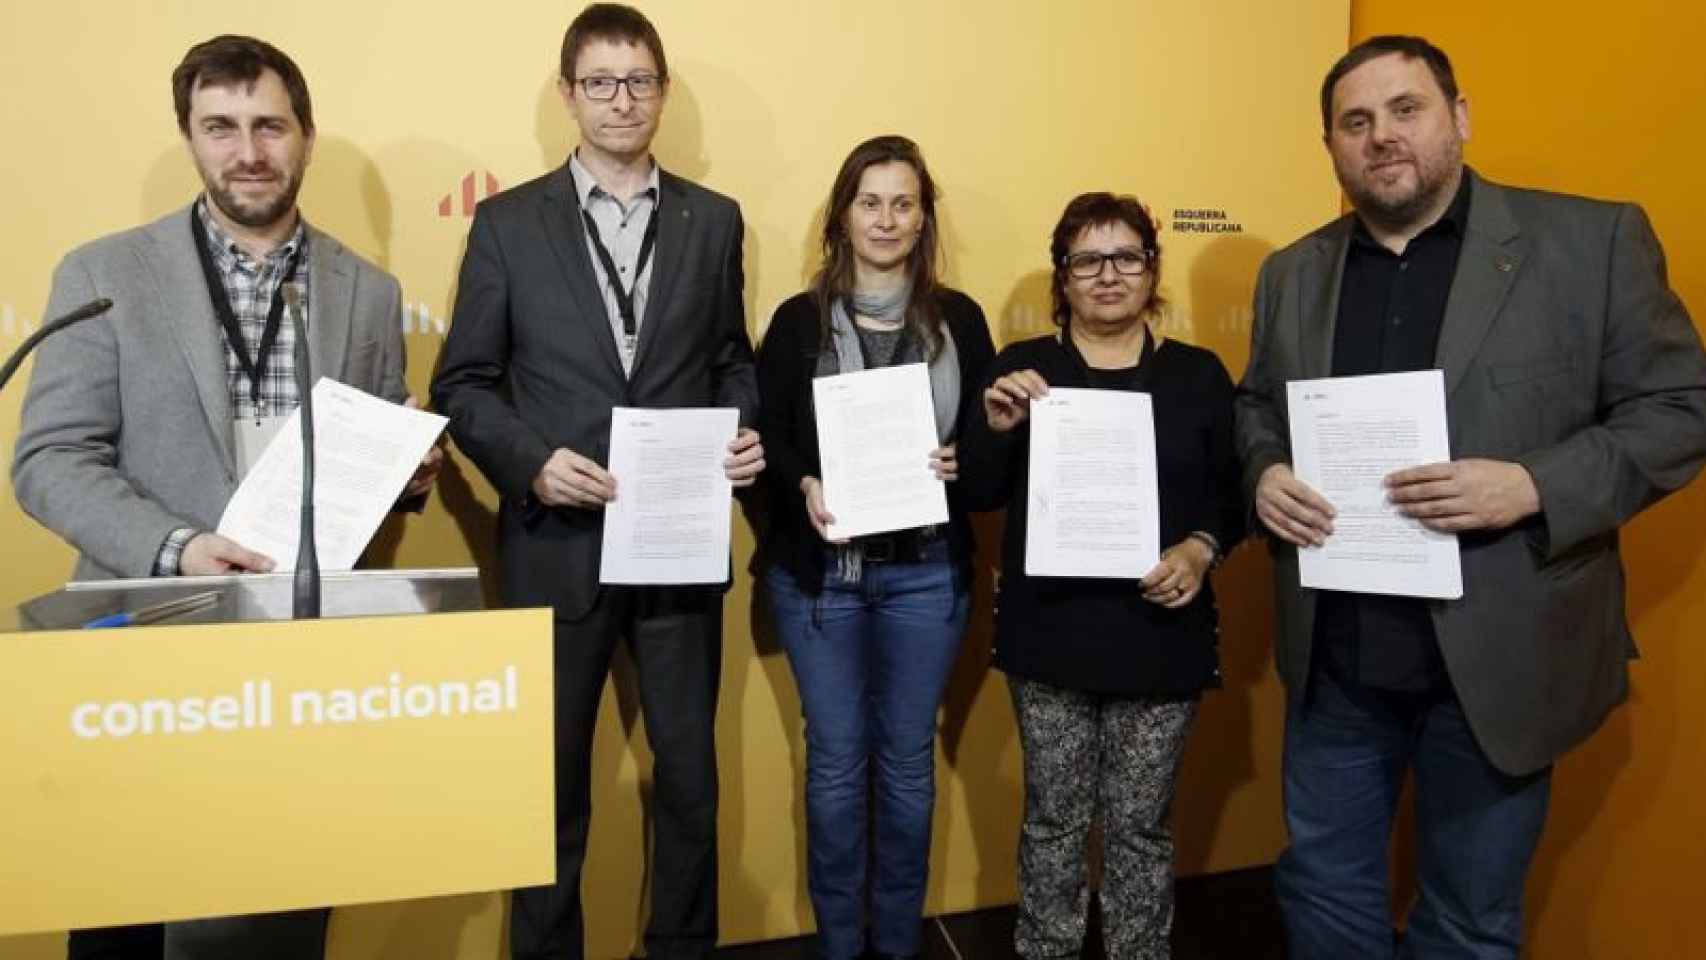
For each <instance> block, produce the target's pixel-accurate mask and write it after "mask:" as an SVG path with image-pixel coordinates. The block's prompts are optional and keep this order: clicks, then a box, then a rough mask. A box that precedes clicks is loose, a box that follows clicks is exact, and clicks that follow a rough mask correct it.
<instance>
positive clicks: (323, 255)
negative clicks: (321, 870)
mask: <svg viewBox="0 0 1706 960" xmlns="http://www.w3.org/2000/svg"><path fill="white" fill-rule="evenodd" d="M172 87H173V98H174V101H175V106H176V110H177V117H178V127H179V130H180V131H181V132H182V133H183V136H184V142H185V145H186V146H187V147H188V149H189V153H190V157H191V159H192V160H193V161H194V162H195V165H196V168H197V170H198V171H199V172H200V174H201V178H202V183H203V186H204V187H205V191H204V193H203V194H202V196H201V197H199V198H197V199H196V200H195V202H193V203H191V204H190V206H188V207H186V208H184V209H182V210H178V211H176V212H174V213H172V214H170V215H168V216H166V217H163V218H162V219H160V220H157V221H155V222H154V223H150V224H147V225H145V226H141V227H137V228H135V229H132V230H127V231H124V232H122V233H118V234H114V235H112V236H109V237H104V238H102V239H100V240H96V241H94V242H93V243H90V244H88V245H86V246H83V247H81V248H79V249H77V250H75V251H73V252H72V253H71V254H70V255H68V256H67V257H66V258H65V259H64V261H63V262H62V263H61V264H60V265H59V268H58V270H57V271H56V272H55V274H54V281H53V292H52V296H51V297H50V299H49V303H48V309H47V313H48V315H49V316H53V315H57V314H59V313H61V312H64V311H66V310H69V309H70V308H72V307H73V306H75V305H77V304H79V303H82V302H85V301H87V300H90V299H93V298H96V297H106V298H109V299H111V300H112V301H113V308H112V310H111V311H110V312H109V313H107V314H106V315H104V316H101V317H97V318H96V319H93V320H89V321H85V322H83V323H81V324H79V325H77V326H74V327H71V328H68V329H66V330H64V331H62V332H61V333H59V334H56V335H55V336H53V337H51V338H49V339H48V340H47V341H45V342H44V343H43V345H42V348H41V352H40V354H39V355H38V356H37V358H36V363H35V370H34V373H33V375H32V379H31V382H30V389H29V394H28V396H27V397H26V399H25V401H24V409H23V424H22V427H21V429H20V431H19V437H18V444H17V449H16V453H15V456H14V460H13V463H12V481H13V485H14V487H15V488H16V491H17V495H18V500H19V502H20V503H21V504H22V505H23V507H24V509H25V510H26V511H28V512H29V513H30V515H31V516H33V517H35V518H36V519H37V520H39V521H40V522H41V523H42V524H43V525H44V526H46V527H48V528H49V529H51V530H53V531H54V532H55V533H57V534H59V535H60V536H61V537H64V538H65V539H66V541H68V542H69V543H70V544H71V545H72V546H74V547H75V548H76V549H77V550H78V553H79V557H78V561H77V567H76V572H75V576H76V577H77V578H79V579H91V578H106V577H146V576H172V575H177V574H185V575H194V574H217V573H229V572H238V571H265V570H270V569H272V566H273V561H272V560H271V558H268V557H265V556H262V555H260V554H257V553H255V552H254V551H252V550H249V549H247V548H246V547H244V546H243V545H242V544H239V543H234V542H232V541H231V540H229V539H227V538H225V537H222V536H220V535H219V534H217V533H215V532H213V531H214V530H215V528H216V527H217V526H218V523H219V517H220V514H221V513H222V512H223V511H224V508H225V504H226V501H227V500H228V499H229V498H230V496H231V494H232V493H233V492H234V491H235V489H236V486H237V483H238V482H239V480H240V479H241V477H242V473H243V471H244V469H245V464H244V463H243V457H242V451H244V450H258V448H259V444H260V442H261V441H263V440H264V439H265V433H264V430H265V428H266V426H268V425H275V424H277V423H278V422H279V421H280V420H281V419H282V418H283V417H284V416H286V415H288V414H289V413H290V412H291V411H293V410H294V409H295V407H296V405H297V401H298V395H297V390H296V384H295V376H294V374H295V361H294V358H293V346H294V342H295V338H294V335H293V331H292V329H291V323H290V322H289V319H288V318H287V317H285V316H284V315H283V313H284V311H283V288H284V287H285V286H286V285H294V286H295V287H296V289H297V291H298V293H299V294H302V295H303V299H304V301H305V302H306V303H307V304H308V335H309V344H308V359H309V366H310V368H311V373H312V374H313V376H314V377H315V378H317V377H318V376H320V375H325V376H329V377H332V378H334V379H337V380H341V381H343V382H344V383H347V384H350V385H351V386H355V387H358V388H360V389H362V390H365V391H368V392H369V393H373V394H376V395H378V396H381V397H384V398H386V399H389V400H392V401H395V402H399V403H401V402H404V401H405V400H406V398H407V390H406V388H405V386H404V383H403V363H404V355H403V342H402V325H401V315H402V314H401V291H400V288H399V286H398V284H397V281H396V279H395V278H393V277H392V276H390V275H389V274H387V273H385V272H384V271H382V270H380V269H379V268H378V267H375V266H374V265H372V264H370V263H368V262H367V261H365V260H362V259H361V258H360V257H358V256H357V255H356V254H355V253H353V252H351V251H350V250H349V249H347V248H345V247H344V246H343V245H342V244H340V243H339V242H338V241H337V240H336V239H334V238H332V237H330V236H328V235H326V234H324V233H321V232H320V231H318V230H315V229H314V228H312V227H310V226H308V225H307V223H306V222H305V221H304V220H303V219H302V217H301V215H300V214H299V212H298V210H297V205H296V197H297V192H298V190H299V189H300V188H301V185H302V176H303V173H304V172H305V170H306V169H307V165H308V160H309V156H310V153H311V152H312V150H313V145H314V121H313V113H312V106H311V104H310V101H309V97H308V88H307V84H306V82H305V81H304V79H303V77H302V73H301V71H300V70H298V69H297V67H296V64H295V63H293V62H292V61H291V60H290V58H289V57H287V56H285V54H283V53H282V52H280V51H279V50H278V49H276V48H275V47H273V46H271V45H269V44H267V43H264V42H262V41H259V40H254V39H251V38H247V37H234V36H222V37H217V38H215V39H213V40H210V41H207V42H205V43H202V44H198V45H196V46H195V47H192V48H191V49H190V50H189V52H188V53H187V54H186V55H185V57H184V60H183V62H182V63H181V64H180V65H179V66H178V68H177V69H176V70H175V71H174V73H173V76H172ZM256 424H260V425H261V427H260V428H257V426H256ZM440 459H441V455H440V454H438V453H437V452H436V451H435V452H434V453H433V454H431V455H429V457H428V458H427V460H426V461H425V462H423V463H422V465H421V468H420V469H419V470H418V471H417V472H416V475H415V477H414V479H413V480H412V481H411V483H410V486H409V491H408V493H407V494H406V495H405V496H410V497H418V496H420V495H422V494H424V493H425V492H426V491H427V490H428V488H430V486H431V484H432V479H433V475H434V474H435V472H436V470H437V467H438V462H439V460H440ZM260 866H261V865H257V867H258V868H259V867H260ZM91 869H102V867H101V866H100V865H91ZM325 928H326V911H324V910H314V911H305V912H300V913H291V914H273V915H267V916H261V917H241V918H230V919H225V920H212V921H199V922H195V923H186V924H171V925H169V927H168V928H167V929H165V931H164V932H162V928H161V927H160V926H159V925H158V924H154V925H145V926H140V927H125V928H113V929H108V930H89V931H74V932H73V933H72V934H71V938H70V947H69V950H70V957H71V958H73V960H79V958H94V957H100V958H114V957H124V958H130V957H136V958H148V960H159V958H160V957H161V956H162V950H163V949H164V951H165V955H166V956H167V957H171V958H197V957H232V956H242V957H259V958H272V957H279V958H293V960H294V958H318V957H320V956H321V955H322V954H323V952H324V943H325Z"/></svg>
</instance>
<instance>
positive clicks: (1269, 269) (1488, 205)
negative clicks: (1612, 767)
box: [1237, 171, 1706, 774]
mask: <svg viewBox="0 0 1706 960" xmlns="http://www.w3.org/2000/svg"><path fill="white" fill-rule="evenodd" d="M1467 175H1468V176H1470V177H1472V178H1473V187H1472V191H1473V192H1472V197H1471V201H1470V210H1469V225H1468V229H1467V232H1466V233H1465V235H1464V239H1463V249H1462V253H1461V255H1460V256H1459V259H1458V263H1457V275H1456V279H1455V280H1454V281H1453V283H1452V287H1451V293H1450V297H1449V300H1448V302H1447V304H1446V311H1445V319H1444V323H1443V324H1442V326H1441V328H1440V336H1439V346H1438V348H1437V353H1436V356H1435V362H1436V364H1437V365H1438V366H1439V367H1440V368H1441V369H1443V370H1444V372H1445V389H1446V413H1447V418H1448V419H1449V421H1450V435H1451V454H1452V456H1453V457H1454V458H1467V457H1488V458H1493V459H1499V460H1510V461H1515V462H1518V463H1521V464H1522V465H1523V466H1524V467H1526V468H1527V469H1528V471H1529V472H1530V473H1531V474H1533V476H1534V481H1535V485H1536V487H1537V488H1538V489H1539V492H1540V501H1541V511H1540V513H1539V514H1538V515H1537V516H1535V517H1531V518H1529V520H1527V521H1525V522H1523V523H1521V524H1518V525H1516V526H1515V527H1512V528H1510V529H1508V530H1504V531H1496V532H1491V531H1482V532H1476V533H1472V534H1466V535H1464V536H1462V537H1461V538H1460V542H1461V546H1462V558H1463V582H1464V595H1463V597H1462V599H1459V600H1436V601H1429V603H1430V604H1431V606H1432V613H1433V622H1434V627H1435V630H1436V632H1437V635H1438V637H1439V645H1440V650H1441V653H1442V654H1443V656H1444V659H1445V665H1446V669H1447V671H1448V672H1449V674H1450V676H1451V680H1452V684H1453V686H1454V687H1455V689H1456V691H1457V695H1458V697H1459V699H1460V700H1461V701H1462V703H1463V708H1464V712H1465V714H1466V715H1467V716H1468V719H1469V723H1470V727H1471V728H1472V729H1473V730H1474V733H1475V737H1476V739H1477V740H1478V741H1479V742H1480V744H1481V747H1482V749H1483V750H1485V751H1486V753H1487V755H1488V757H1490V758H1491V759H1492V761H1493V763H1495V764H1496V765H1497V766H1498V767H1499V768H1500V769H1501V770H1504V771H1506V772H1507V773H1511V774H1522V773H1527V772H1530V771H1534V770H1538V769H1540V768H1542V767H1545V766H1546V765H1547V764H1549V763H1551V762H1552V761H1553V760H1554V759H1555V758H1556V757H1558V756H1559V755H1561V754H1562V753H1564V752H1565V751H1566V750H1568V749H1570V748H1571V747H1573V746H1575V745H1576V744H1577V743H1580V742H1581V741H1582V740H1584V739H1586V738H1587V737H1588V736H1589V735H1590V734H1591V733H1593V731H1594V730H1595V729H1597V728H1598V727H1599V725H1600V723H1601V721H1603V720H1604V718H1605V715H1606V714H1607V713H1608V712H1609V711H1610V710H1611V708H1612V707H1614V706H1616V705H1617V704H1618V703H1620V702H1622V701H1623V699H1624V698H1625V697H1626V696H1627V694H1628V687H1629V680H1628V669H1627V660H1628V659H1629V658H1630V657H1633V656H1634V655H1635V653H1636V651H1635V644H1634V641H1633V639H1632V638H1631V636H1630V632H1629V623H1628V617H1627V615H1626V613H1625V611H1624V573H1623V561H1622V557H1621V556H1620V555H1619V552H1618V537H1617V531H1618V528H1619V527H1620V526H1621V525H1622V524H1623V523H1624V522H1625V521H1627V520H1628V519H1629V518H1630V517H1632V516H1634V515H1635V514H1636V513H1637V512H1639V511H1640V510H1641V509H1643V508H1645V507H1647V506H1648V505H1650V504H1652V503H1653V502H1655V501H1657V500H1658V499H1659V498H1660V497H1662V496H1664V495H1665V494H1667V493H1669V492H1671V491H1672V490H1676V489H1677V488H1679V487H1681V486H1683V485H1684V484H1686V483H1687V482H1688V481H1689V480H1690V479H1691V478H1693V476H1694V475H1695V473H1696V472H1697V471H1698V470H1699V469H1700V466H1701V464H1702V462H1706V354H1703V353H1702V350H1701V345H1700V338H1699V336H1698V335H1697V334H1696V333H1695V330H1694V326H1693V324H1692V323H1691V322H1690V320H1689V317H1688V312H1687V311H1686V309H1685V308H1684V307H1683V305H1682V302H1681V300H1679V299H1678V298H1677V296H1676V294H1675V293H1674V292H1672V291H1671V289H1670V287H1669V286H1668V284H1667V281H1666V279H1665V264H1664V254H1663V252H1662V251H1661V250H1660V248H1659V243H1658V239H1657V238H1656V237H1655V236H1654V235H1653V230H1652V227H1651V225H1650V224H1649V223H1648V222H1647V218H1646V215H1645V214H1644V213H1642V212H1641V210H1640V208H1639V207H1636V206H1633V205H1629V204H1613V203H1605V202H1600V201H1595V200H1588V199H1584V198H1581V197H1571V196H1564V195H1560V194H1549V193H1541V192H1537V191H1533V190H1518V189H1513V188H1510V187H1503V186H1499V185H1497V184H1493V183H1489V182H1487V181H1485V180H1482V179H1480V178H1479V177H1477V176H1476V175H1475V174H1474V173H1473V172H1472V171H1468V172H1467ZM1352 225H1353V221H1352V217H1351V216H1349V215H1347V216H1345V217H1342V218H1340V219H1338V220H1336V221H1334V222H1333V223H1331V224H1328V225H1327V226H1325V227H1323V228H1321V229H1320V230H1317V231H1315V232H1314V233H1312V234H1310V235H1308V236H1306V237H1304V238H1303V239H1301V240H1299V241H1297V242H1296V243H1294V244H1292V245H1291V246H1289V247H1287V248H1285V249H1284V250H1281V251H1279V252H1278V253H1275V254H1274V255H1273V256H1271V257H1269V258H1268V259H1267V261H1266V262H1265V263H1263V265H1262V269H1261V273H1260V275H1259V277H1258V279H1257V283H1256V296H1255V325H1254V329H1253V331H1252V339H1251V347H1250V365H1249V367H1248V369H1247V370H1246V371H1245V374H1244V380H1243V382H1242V383H1241V384H1240V385H1239V389H1238V398H1237V413H1238V418H1237V424H1238V425H1237V432H1238V445H1239V453H1240V455H1241V457H1242V460H1243V463H1244V486H1245V493H1246V495H1247V496H1250V497H1252V498H1253V496H1254V492H1255V488H1256V481H1257V480H1258V478H1260V476H1261V474H1262V472H1263V471H1264V470H1266V469H1267V468H1268V467H1269V466H1271V465H1273V464H1275V463H1289V462H1290V460H1291V452H1290V445H1289V440H1288V436H1289V434H1288V427H1287V422H1286V399H1285V384H1286V381H1288V380H1297V379H1307V378H1314V377H1325V376H1329V375H1330V372H1331V369H1332V349H1333V327H1334V322H1335V319H1336V317H1337V316H1338V294H1339V286H1340V279H1341V277H1342V276H1343V272H1344V266H1345V251H1346V248H1347V246H1348V244H1349V241H1350V236H1351V228H1352ZM1271 543H1272V547H1273V553H1274V580H1275V587H1276V591H1277V595H1278V617H1279V627H1278V641H1277V650H1276V659H1277V661H1278V665H1279V671H1280V675H1281V677H1282V678H1283V679H1284V680H1285V682H1286V686H1287V688H1288V690H1289V691H1290V694H1291V696H1292V697H1294V698H1295V697H1301V696H1303V694H1304V690H1305V687H1306V680H1307V678H1308V676H1309V657H1310V642H1311V639H1312V637H1313V635H1314V627H1315V591H1313V590H1305V589H1303V588H1301V587H1300V586H1299V585H1298V571H1297V553H1296V550H1295V548H1293V547H1291V546H1289V545H1287V544H1284V543H1282V542H1280V541H1278V540H1274V541H1271Z"/></svg>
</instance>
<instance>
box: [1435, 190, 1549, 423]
mask: <svg viewBox="0 0 1706 960" xmlns="http://www.w3.org/2000/svg"><path fill="white" fill-rule="evenodd" d="M1464 175H1465V176H1468V177H1471V178H1473V179H1472V181H1471V183H1472V186H1471V187H1470V195H1469V196H1470V199H1469V228H1468V230H1467V231H1466V232H1465V234H1464V236H1463V250H1462V252H1461V253H1459V254H1458V257H1457V276H1456V277H1455V278H1454V279H1453V280H1452V282H1451V294H1450V296H1449V297H1448V298H1447V299H1446V304H1445V319H1444V320H1443V321H1442V322H1441V324H1440V330H1439V346H1438V347H1437V348H1436V349H1435V352H1434V363H1435V365H1437V366H1438V367H1440V368H1441V369H1442V370H1444V371H1445V393H1446V396H1448V397H1449V396H1451V393H1452V391H1454V390H1455V389H1457V385H1458V384H1459V383H1461V382H1462V381H1463V375H1464V374H1465V373H1466V372H1468V370H1469V365H1470V363H1471V362H1472V361H1473V360H1474V359H1475V354H1476V351H1477V350H1479V349H1480V347H1481V341H1482V340H1483V339H1485V338H1486V336H1487V330H1488V328H1489V327H1491V326H1492V324H1493V318H1494V317H1496V316H1498V314H1499V310H1500V309H1502V308H1503V307H1504V303H1505V298H1506V297H1507V296H1508V295H1509V294H1510V290H1511V285H1512V284H1513V283H1514V282H1515V280H1516V276H1517V274H1518V273H1519V272H1521V268H1522V264H1523V261H1524V260H1525V259H1526V255H1527V252H1528V249H1527V244H1526V243H1524V242H1523V240H1522V235H1521V230H1520V229H1518V227H1517V224H1516V220H1515V219H1513V218H1512V217H1511V213H1510V208H1509V206H1507V205H1506V204H1505V198H1504V193H1503V191H1502V190H1501V188H1500V187H1499V186H1498V185H1496V184H1491V183H1488V182H1487V181H1485V180H1482V179H1481V178H1480V177H1478V176H1476V175H1475V174H1474V172H1473V171H1471V170H1468V169H1467V168H1465V170H1464Z"/></svg>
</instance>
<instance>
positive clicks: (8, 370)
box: [0, 297, 113, 390]
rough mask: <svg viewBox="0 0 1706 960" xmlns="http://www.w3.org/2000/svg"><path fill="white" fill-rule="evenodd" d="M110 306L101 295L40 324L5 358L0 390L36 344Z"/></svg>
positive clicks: (111, 305)
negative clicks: (37, 328) (38, 328)
mask: <svg viewBox="0 0 1706 960" xmlns="http://www.w3.org/2000/svg"><path fill="white" fill-rule="evenodd" d="M112 308H113V302H112V301H111V300H108V299H106V298H104V297H103V298H102V299H100V300H91V301H89V302H88V303H85V304H83V305H82V306H81V307H78V308H77V309H75V310H73V311H71V312H70V313H68V314H66V315H65V316H63V317H60V318H59V319H57V320H49V321H48V322H47V323H44V324H42V325H41V329H40V330H37V331H36V332H35V333H32V334H30V335H29V337H27V338H26V339H25V340H24V342H23V343H21V344H19V345H18V349H16V350H14V351H12V355H11V356H10V357H8V358H7V359H6V365H5V366H4V367H0V390H4V389H6V384H8V383H10V382H12V375H13V374H15V373H17V372H18V366H19V365H20V364H22V363H23V362H24V358H25V357H27V356H29V355H30V351H31V350H34V349H35V348H36V345H37V344H39V343H41V342H42V341H43V340H46V339H47V338H48V337H51V336H53V335H54V334H56V333H58V332H59V331H61V330H64V329H65V328H66V327H69V326H71V325H72V324H74V323H81V322H83V321H84V320H87V319H89V318H90V317H98V316H100V315H101V314H103V313H106V312H107V311H108V310H111V309H112Z"/></svg>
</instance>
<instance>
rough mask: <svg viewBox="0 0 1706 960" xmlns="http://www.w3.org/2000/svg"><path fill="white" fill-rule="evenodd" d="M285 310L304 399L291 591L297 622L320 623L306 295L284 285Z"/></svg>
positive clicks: (298, 385) (292, 612)
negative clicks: (299, 501)
mask: <svg viewBox="0 0 1706 960" xmlns="http://www.w3.org/2000/svg"><path fill="white" fill-rule="evenodd" d="M280 289H282V290H283V291H284V306H285V310H286V311H287V312H288V313H289V314H290V325H291V329H293V330H295V331H296V350H295V354H296V393H297V396H298V397H300V398H301V404H300V406H299V407H298V413H299V416H300V418H301V420H302V525H301V530H300V531H299V532H298V534H297V546H296V580H295V582H294V584H293V589H292V591H291V604H290V615H291V619H293V620H318V619H320V557H319V554H318V552H317V551H316V550H315V548H314V383H313V376H312V371H310V370H309V369H308V322H307V320H306V319H304V317H303V306H304V305H303V303H302V295H301V294H300V293H298V292H297V290H296V287H295V285H293V284H290V283H283V284H281V285H280Z"/></svg>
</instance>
